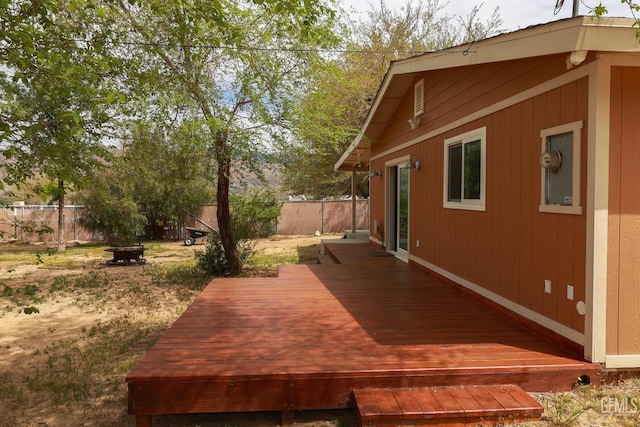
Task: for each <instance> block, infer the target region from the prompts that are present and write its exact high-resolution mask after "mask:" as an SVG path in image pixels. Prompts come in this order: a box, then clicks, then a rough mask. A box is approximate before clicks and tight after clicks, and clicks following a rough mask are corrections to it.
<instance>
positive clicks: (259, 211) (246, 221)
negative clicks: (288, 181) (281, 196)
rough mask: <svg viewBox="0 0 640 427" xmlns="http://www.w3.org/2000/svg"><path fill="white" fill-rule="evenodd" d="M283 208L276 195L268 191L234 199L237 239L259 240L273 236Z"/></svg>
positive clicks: (234, 220)
mask: <svg viewBox="0 0 640 427" xmlns="http://www.w3.org/2000/svg"><path fill="white" fill-rule="evenodd" d="M281 206H282V204H281V203H280V202H278V199H277V198H276V195H275V194H274V193H272V192H270V191H268V190H263V191H254V192H253V193H251V194H250V195H248V196H241V197H234V198H233V199H232V216H233V218H232V223H233V231H234V233H235V235H236V238H238V239H257V238H259V237H269V236H272V235H273V234H274V233H275V231H276V225H277V220H278V217H279V216H280V207H281Z"/></svg>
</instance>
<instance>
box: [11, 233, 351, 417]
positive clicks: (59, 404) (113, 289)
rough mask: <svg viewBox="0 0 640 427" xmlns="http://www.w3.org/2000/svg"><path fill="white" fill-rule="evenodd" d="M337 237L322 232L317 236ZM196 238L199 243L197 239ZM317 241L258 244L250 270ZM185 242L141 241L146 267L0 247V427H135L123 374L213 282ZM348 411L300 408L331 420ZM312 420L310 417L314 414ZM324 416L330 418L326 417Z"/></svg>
mask: <svg viewBox="0 0 640 427" xmlns="http://www.w3.org/2000/svg"><path fill="white" fill-rule="evenodd" d="M332 237H333V238H339V237H340V236H323V238H332ZM198 243H200V242H198ZM319 243H320V237H315V236H292V237H289V236H280V237H274V238H271V239H264V240H260V241H258V242H257V246H256V249H257V251H258V252H257V257H256V260H257V265H249V266H247V269H246V272H245V274H246V275H250V276H272V275H275V274H277V266H276V265H273V264H272V263H273V262H274V260H275V262H276V263H298V262H314V259H315V257H316V256H317V254H318V253H319ZM204 248H205V247H204V245H203V244H196V245H194V246H191V247H187V246H184V245H183V244H182V242H166V243H165V242H163V243H157V242H152V243H147V244H145V258H146V260H147V262H146V264H144V265H130V266H107V265H106V264H105V262H106V261H107V260H109V259H111V257H112V254H111V253H109V252H106V251H105V246H94V245H80V244H70V245H69V247H68V250H67V252H66V253H65V254H55V253H53V252H52V251H51V250H50V249H48V248H47V247H45V246H42V245H32V244H21V243H0V408H1V409H0V426H74V425H75V426H79V425H82V426H133V425H135V422H134V419H133V417H130V416H129V415H128V414H127V401H126V397H127V390H126V384H125V383H124V376H125V375H126V373H127V372H128V371H129V370H130V369H131V368H132V367H133V366H135V364H136V363H137V361H138V360H139V359H140V358H141V357H142V356H143V355H144V353H145V352H146V351H147V350H148V349H149V348H151V346H152V345H153V343H154V342H155V341H156V340H157V339H158V338H159V336H160V335H161V334H162V333H163V331H165V330H166V329H167V328H168V327H169V326H170V325H171V324H172V323H173V322H174V321H175V319H176V318H177V317H178V316H180V314H182V312H184V310H185V309H186V308H187V307H188V305H189V304H190V303H191V301H193V299H194V298H195V297H196V296H197V295H198V294H199V292H200V291H201V290H202V289H203V288H204V287H205V286H206V284H207V283H208V282H209V281H210V279H211V277H208V276H206V275H204V274H202V273H200V272H199V271H198V270H197V269H196V268H195V267H194V265H195V258H194V250H204ZM346 416H348V414H345V413H342V412H331V411H329V412H324V413H316V414H301V415H300V416H298V417H297V420H298V421H301V422H302V424H307V425H336V424H337V423H339V422H340V420H341V419H342V418H344V417H346ZM310 417H311V418H310ZM324 419H329V420H331V421H330V422H327V421H324ZM278 422H279V415H278V414H262V413H261V414H233V415H201V416H175V417H157V419H154V425H157V426H194V425H199V426H233V425H237V426H245V425H246V426H254V427H258V426H274V425H277V424H278Z"/></svg>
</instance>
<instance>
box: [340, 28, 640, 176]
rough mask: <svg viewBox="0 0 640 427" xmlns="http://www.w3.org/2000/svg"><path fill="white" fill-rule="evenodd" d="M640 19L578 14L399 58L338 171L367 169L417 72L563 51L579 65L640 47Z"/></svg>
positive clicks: (569, 61) (381, 87)
mask: <svg viewBox="0 0 640 427" xmlns="http://www.w3.org/2000/svg"><path fill="white" fill-rule="evenodd" d="M635 22H636V21H635V20H634V19H630V18H594V17H586V16H579V17H575V18H570V19H565V20H560V21H555V22H551V23H548V24H542V25H536V26H533V27H529V28H526V29H523V30H518V31H515V32H512V33H506V34H501V35H498V36H495V37H491V38H487V39H484V40H480V41H477V42H473V43H469V44H465V45H460V46H456V47H453V48H450V49H446V50H442V51H437V52H430V53H426V54H423V55H419V56H414V57H411V58H407V59H402V60H398V61H394V62H392V63H391V65H390V67H389V70H388V71H387V74H386V76H385V77H384V79H383V81H382V84H381V86H380V89H379V90H378V93H377V95H376V97H375V99H374V101H373V104H372V106H371V109H370V110H369V113H368V114H367V117H366V119H365V122H364V124H363V126H362V128H361V131H360V133H359V134H358V136H357V137H356V138H355V139H354V141H353V143H352V144H351V145H350V146H349V148H348V149H347V151H345V153H344V154H343V155H342V157H341V158H340V160H338V162H337V163H336V164H335V170H336V171H353V170H355V171H358V170H367V168H368V166H369V150H370V148H371V144H372V143H375V141H376V139H377V138H378V137H380V135H381V134H382V132H383V131H384V130H385V128H386V127H387V124H388V122H389V120H390V119H391V117H392V115H393V114H394V112H395V111H396V109H397V108H398V106H399V104H400V102H401V100H402V98H403V96H404V95H405V94H406V92H407V91H408V90H410V88H411V87H412V85H413V83H414V80H415V75H416V74H417V73H423V72H427V71H433V70H442V69H449V68H454V67H464V66H470V65H478V64H487V63H495V62H502V61H511V60H517V59H523V58H532V57H537V56H546V55H554V54H563V53H564V54H567V64H568V67H570V66H573V65H579V64H580V63H581V62H582V61H583V60H584V59H585V58H586V55H587V53H588V52H590V51H601V52H602V51H605V52H620V53H628V52H640V42H639V40H638V38H637V37H636V30H637V28H634V27H633V24H634V23H635Z"/></svg>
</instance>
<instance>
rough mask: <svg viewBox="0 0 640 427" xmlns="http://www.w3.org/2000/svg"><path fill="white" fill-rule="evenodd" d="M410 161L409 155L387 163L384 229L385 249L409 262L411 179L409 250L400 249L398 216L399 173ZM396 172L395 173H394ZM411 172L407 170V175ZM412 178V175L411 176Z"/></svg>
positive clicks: (408, 210) (408, 216) (409, 207)
mask: <svg viewBox="0 0 640 427" xmlns="http://www.w3.org/2000/svg"><path fill="white" fill-rule="evenodd" d="M408 161H409V155H406V156H402V157H398V158H396V159H393V160H389V161H387V162H385V165H384V166H385V174H384V176H385V183H384V188H385V198H384V205H385V206H384V212H385V215H384V218H385V221H384V222H385V223H384V229H385V230H388V231H387V232H386V233H385V237H384V247H385V248H387V251H388V252H390V253H392V254H393V255H394V256H395V257H396V258H398V259H400V260H402V261H404V262H409V242H410V241H411V239H410V237H409V236H410V234H411V227H410V224H411V221H410V217H411V179H409V181H408V187H407V193H408V194H407V198H408V200H407V249H406V250H404V249H400V248H399V247H398V235H399V231H398V229H399V220H398V215H397V207H398V205H399V203H398V186H399V179H398V177H399V171H400V169H402V168H403V166H404V165H405V164H407V162H408ZM394 172H395V173H394ZM408 172H409V171H408V170H407V173H408ZM409 177H410V174H409Z"/></svg>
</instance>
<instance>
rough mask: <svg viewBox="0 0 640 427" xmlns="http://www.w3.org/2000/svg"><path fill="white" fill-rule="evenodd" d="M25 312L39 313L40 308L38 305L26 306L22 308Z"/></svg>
mask: <svg viewBox="0 0 640 427" xmlns="http://www.w3.org/2000/svg"><path fill="white" fill-rule="evenodd" d="M22 312H23V313H24V314H37V313H40V310H39V309H38V308H37V307H25V308H23V309H22Z"/></svg>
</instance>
